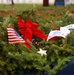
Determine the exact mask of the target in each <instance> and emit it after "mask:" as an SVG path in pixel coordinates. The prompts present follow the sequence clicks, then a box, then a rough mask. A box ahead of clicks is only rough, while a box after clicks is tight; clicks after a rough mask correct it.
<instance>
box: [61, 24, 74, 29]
mask: <svg viewBox="0 0 74 75" xmlns="http://www.w3.org/2000/svg"><path fill="white" fill-rule="evenodd" d="M60 29H68V30H69V29H74V24H70V25H67V26H64V27H60Z"/></svg>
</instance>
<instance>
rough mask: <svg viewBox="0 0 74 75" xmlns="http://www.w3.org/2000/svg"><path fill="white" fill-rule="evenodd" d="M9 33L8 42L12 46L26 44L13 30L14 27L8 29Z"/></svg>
mask: <svg viewBox="0 0 74 75" xmlns="http://www.w3.org/2000/svg"><path fill="white" fill-rule="evenodd" d="M7 32H8V42H9V43H10V44H17V43H19V42H20V43H23V44H25V43H26V42H25V40H24V39H23V38H22V37H21V36H20V35H19V34H18V33H17V32H16V31H15V30H14V29H13V28H12V27H7Z"/></svg>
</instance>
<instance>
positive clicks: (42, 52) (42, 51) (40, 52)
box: [37, 48, 47, 56]
mask: <svg viewBox="0 0 74 75" xmlns="http://www.w3.org/2000/svg"><path fill="white" fill-rule="evenodd" d="M37 53H39V54H41V56H43V55H47V53H46V50H42V49H41V48H40V51H38V52H37Z"/></svg>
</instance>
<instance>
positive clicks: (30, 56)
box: [0, 8, 74, 75]
mask: <svg viewBox="0 0 74 75" xmlns="http://www.w3.org/2000/svg"><path fill="white" fill-rule="evenodd" d="M46 10H47V9H45V8H44V9H40V10H39V9H38V10H37V9H36V10H34V9H32V10H27V11H21V12H16V14H14V15H11V14H9V15H7V16H6V17H4V18H2V17H3V15H1V16H0V19H1V20H0V53H1V54H0V75H6V74H7V73H11V74H14V73H15V72H18V73H20V75H21V74H22V73H23V72H25V71H26V70H28V71H29V72H30V71H31V70H33V69H35V70H37V72H38V73H40V72H43V71H44V73H47V74H48V75H53V74H55V73H57V72H58V71H59V70H61V69H63V68H64V67H66V63H68V62H69V61H70V60H71V59H72V58H73V57H74V47H73V46H74V42H73V40H74V30H71V33H70V34H69V35H68V36H67V37H66V38H62V37H59V38H58V39H57V40H56V41H51V40H49V41H45V40H41V39H39V38H37V37H35V36H34V37H33V38H34V39H35V40H34V41H33V42H29V43H30V45H31V49H30V50H29V49H27V48H26V47H25V46H24V45H23V44H21V43H19V44H18V45H14V44H9V43H8V35H7V30H6V27H7V26H11V27H13V28H14V29H15V30H16V31H17V32H18V27H17V17H18V16H20V17H21V18H22V19H23V21H24V23H25V21H26V19H27V18H30V19H31V20H32V21H34V22H36V23H38V25H39V27H38V28H39V29H41V30H42V31H43V32H44V33H45V34H46V35H48V33H49V32H50V30H53V29H56V28H54V27H52V26H51V25H52V24H54V25H56V27H60V26H65V25H68V24H71V23H74V21H73V20H74V18H73V16H72V15H70V14H69V11H64V12H62V13H61V11H59V12H57V10H56V9H55V10H54V11H55V13H54V14H53V13H52V12H51V16H50V17H49V18H48V19H45V16H46V15H48V16H49V13H48V12H49V11H48V12H47V11H46ZM50 10H52V8H51V9H50ZM43 11H46V12H43ZM38 12H39V14H40V16H36V15H37V14H38ZM42 14H43V15H42ZM56 14H60V15H61V16H60V17H57V18H56V17H55V16H56ZM62 15H63V17H62ZM19 34H20V33H19ZM35 42H38V45H37V44H35ZM39 48H41V49H43V50H47V55H46V56H45V55H43V56H41V55H40V54H38V53H37V51H39ZM38 75H39V74H38Z"/></svg>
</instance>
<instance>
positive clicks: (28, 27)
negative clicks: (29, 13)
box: [18, 17, 47, 49]
mask: <svg viewBox="0 0 74 75" xmlns="http://www.w3.org/2000/svg"><path fill="white" fill-rule="evenodd" d="M18 28H19V32H20V33H21V34H22V35H23V36H24V40H25V41H26V42H27V40H29V41H32V37H33V35H34V36H36V37H38V38H40V39H44V40H47V36H46V35H45V34H44V33H43V32H42V31H41V30H39V29H38V24H37V23H35V22H32V21H31V20H30V19H27V20H26V23H24V22H23V21H22V19H21V18H20V17H18ZM26 44H27V45H26V46H27V47H28V48H29V49H30V45H29V44H28V43H26Z"/></svg>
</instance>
